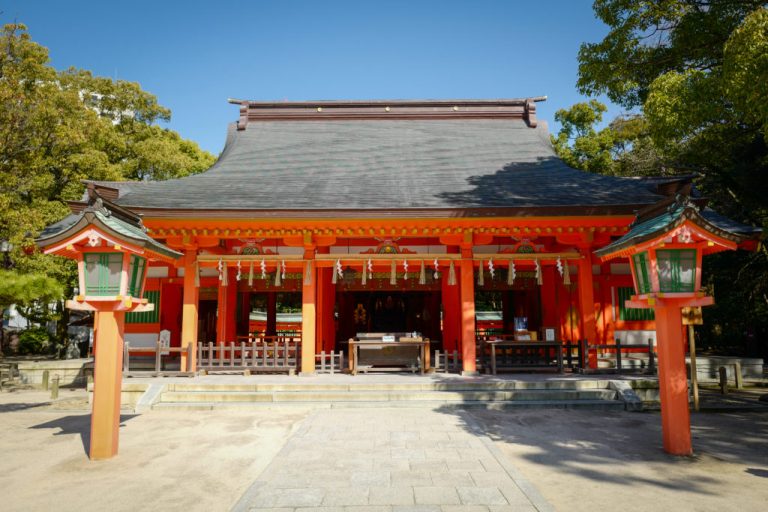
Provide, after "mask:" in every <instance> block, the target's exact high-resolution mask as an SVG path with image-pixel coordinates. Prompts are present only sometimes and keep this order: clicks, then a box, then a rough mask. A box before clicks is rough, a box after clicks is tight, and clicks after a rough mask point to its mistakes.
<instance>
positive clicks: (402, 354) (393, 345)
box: [349, 332, 429, 375]
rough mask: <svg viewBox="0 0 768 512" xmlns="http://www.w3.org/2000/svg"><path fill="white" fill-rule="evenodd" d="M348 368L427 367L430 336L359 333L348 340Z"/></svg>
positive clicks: (411, 368) (408, 368)
mask: <svg viewBox="0 0 768 512" xmlns="http://www.w3.org/2000/svg"><path fill="white" fill-rule="evenodd" d="M349 364H350V367H349V369H350V371H351V372H352V374H353V375H357V373H358V372H359V371H363V372H365V373H367V372H368V371H370V370H374V371H410V372H413V373H415V372H417V371H418V372H419V373H422V374H423V373H425V372H426V370H427V369H428V368H429V339H425V338H421V337H420V336H418V337H413V336H412V335H411V334H410V333H404V332H402V333H358V334H357V336H356V337H355V338H352V339H350V340H349Z"/></svg>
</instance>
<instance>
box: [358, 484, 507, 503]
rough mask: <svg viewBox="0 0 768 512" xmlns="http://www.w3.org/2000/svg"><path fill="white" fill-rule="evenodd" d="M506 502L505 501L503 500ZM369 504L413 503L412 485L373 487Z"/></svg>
mask: <svg viewBox="0 0 768 512" xmlns="http://www.w3.org/2000/svg"><path fill="white" fill-rule="evenodd" d="M505 503H506V502H505ZM368 504H370V505H413V504H414V502H413V487H408V486H392V487H373V488H371V490H370V494H369V495H368Z"/></svg>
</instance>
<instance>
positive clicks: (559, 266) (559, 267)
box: [557, 256, 563, 277]
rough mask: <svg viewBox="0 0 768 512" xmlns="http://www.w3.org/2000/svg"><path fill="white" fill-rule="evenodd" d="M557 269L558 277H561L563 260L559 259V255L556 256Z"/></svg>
mask: <svg viewBox="0 0 768 512" xmlns="http://www.w3.org/2000/svg"><path fill="white" fill-rule="evenodd" d="M557 271H558V272H560V277H563V262H562V261H560V257H559V256H558V257H557Z"/></svg>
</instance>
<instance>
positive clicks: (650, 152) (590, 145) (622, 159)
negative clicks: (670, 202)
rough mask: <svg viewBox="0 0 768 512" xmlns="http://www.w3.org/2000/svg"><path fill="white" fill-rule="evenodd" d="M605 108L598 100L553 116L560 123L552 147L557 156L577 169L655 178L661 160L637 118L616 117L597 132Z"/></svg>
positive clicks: (641, 120) (646, 124)
mask: <svg viewBox="0 0 768 512" xmlns="http://www.w3.org/2000/svg"><path fill="white" fill-rule="evenodd" d="M606 110H607V108H606V106H605V105H604V104H602V103H600V102H599V101H597V100H590V101H589V102H588V103H577V104H575V105H573V106H572V107H571V108H569V109H561V110H558V111H557V112H556V113H555V120H557V121H558V122H560V123H561V124H562V128H561V129H560V131H559V132H558V133H557V136H552V137H551V139H552V144H553V146H554V147H555V151H556V152H557V154H558V156H560V158H562V159H563V160H564V161H565V162H566V163H567V164H568V165H570V166H571V167H575V168H576V169H582V170H584V171H590V172H595V173H599V174H609V175H632V176H638V175H656V174H659V172H660V166H661V157H660V154H659V151H658V149H657V148H656V146H655V145H654V144H653V142H652V141H651V139H650V137H649V134H648V123H647V122H646V120H645V118H644V117H642V116H639V115H627V116H622V117H617V118H616V119H614V120H613V121H612V122H611V123H610V125H608V126H607V127H605V128H603V129H601V130H597V125H598V124H599V123H600V122H601V121H602V119H603V113H604V112H605V111H606Z"/></svg>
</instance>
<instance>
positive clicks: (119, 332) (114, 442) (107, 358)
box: [89, 311, 125, 460]
mask: <svg viewBox="0 0 768 512" xmlns="http://www.w3.org/2000/svg"><path fill="white" fill-rule="evenodd" d="M124 326H125V312H124V311H96V312H95V313H94V324H93V339H94V341H93V344H94V345H93V350H94V368H93V413H92V414H91V445H90V451H89V455H90V458H91V459H92V460H100V459H109V458H111V457H114V456H115V455H117V449H118V438H119V431H120V392H121V388H122V380H123V329H124Z"/></svg>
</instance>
